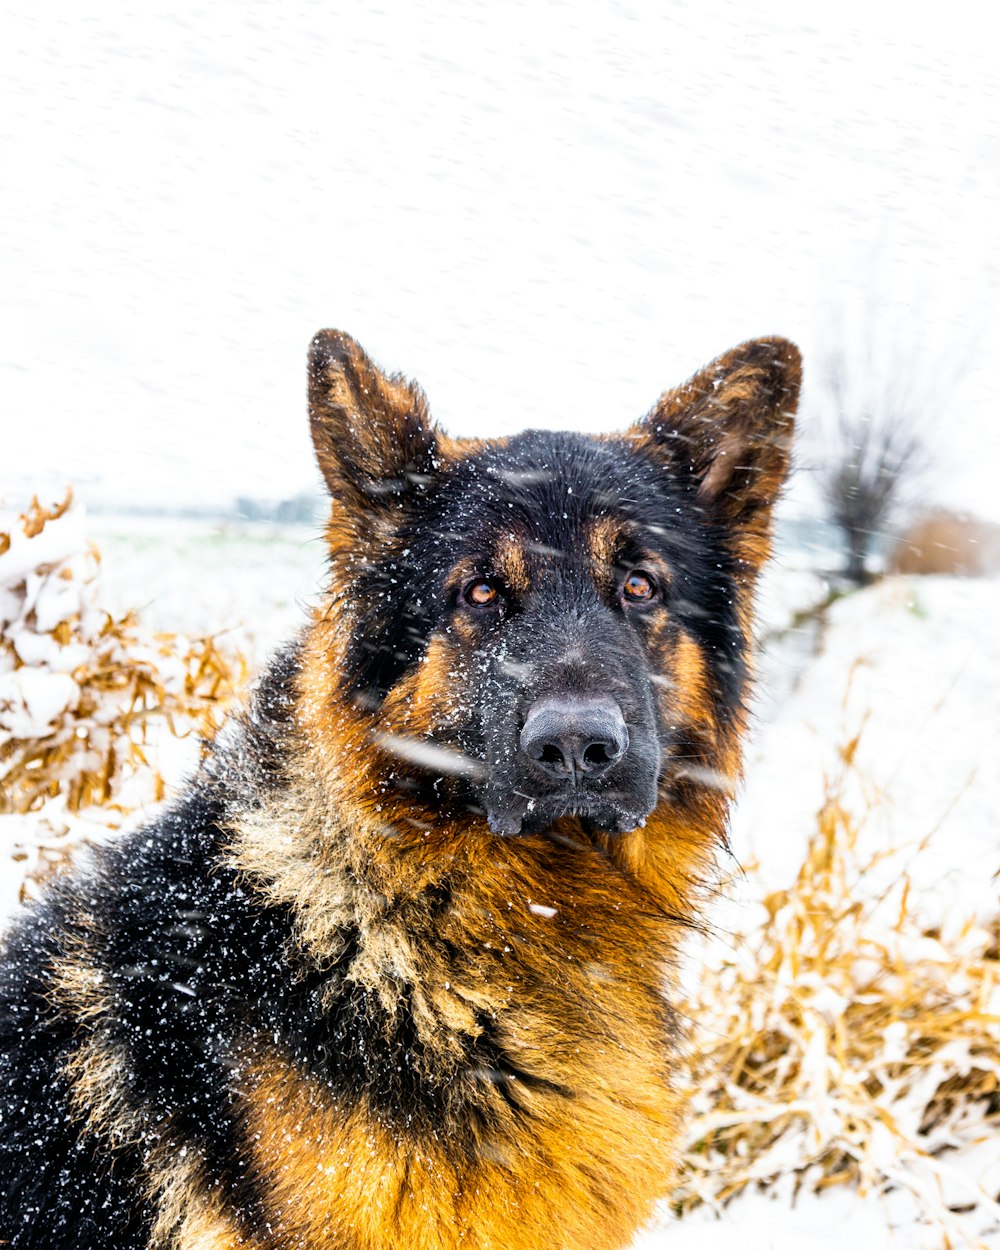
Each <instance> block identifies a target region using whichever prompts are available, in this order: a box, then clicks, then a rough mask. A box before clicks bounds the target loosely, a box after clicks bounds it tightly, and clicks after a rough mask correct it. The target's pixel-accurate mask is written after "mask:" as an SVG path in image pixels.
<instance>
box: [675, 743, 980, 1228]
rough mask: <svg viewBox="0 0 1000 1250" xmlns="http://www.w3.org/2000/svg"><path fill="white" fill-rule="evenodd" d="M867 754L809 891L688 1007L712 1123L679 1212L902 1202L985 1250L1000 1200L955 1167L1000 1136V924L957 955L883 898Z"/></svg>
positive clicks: (897, 896) (696, 1071) (694, 1157)
mask: <svg viewBox="0 0 1000 1250" xmlns="http://www.w3.org/2000/svg"><path fill="white" fill-rule="evenodd" d="M857 749H858V740H857V739H855V740H854V741H853V742H851V743H850V744H848V746H847V747H846V748H845V749H844V750H843V752H842V753H841V767H842V772H841V773H840V775H839V776H838V777H837V778H836V779H834V780H833V781H831V782H830V783H829V784H828V786H827V793H826V796H825V801H824V803H823V806H822V808H821V810H820V812H819V813H818V817H817V827H816V830H815V833H814V835H813V837H812V840H811V843H810V846H809V851H808V854H807V856H806V859H805V861H804V863H803V864H802V866H801V868H800V869H799V872H798V875H797V877H796V879H795V881H794V884H793V885H792V886H791V887H790V888H789V889H787V890H782V891H779V892H776V893H773V894H771V895H769V896H768V897H767V898H766V899H765V900H764V904H765V908H766V921H765V922H764V924H763V926H762V927H761V929H760V930H759V932H758V933H757V934H756V935H754V936H753V937H752V938H749V939H747V940H746V941H745V943H742V942H741V943H740V944H739V945H738V946H737V947H736V948H735V949H734V951H733V953H732V954H731V955H728V956H727V957H726V958H725V959H724V960H723V961H722V963H721V966H719V965H717V966H716V967H715V968H714V969H712V970H711V971H709V972H707V973H706V974H705V975H704V976H703V979H702V981H701V984H700V986H699V988H698V990H697V992H695V993H694V994H693V995H692V997H691V1000H690V1001H689V1002H688V1003H687V1004H685V1006H684V1010H685V1012H686V1013H687V1015H688V1016H689V1018H690V1019H691V1020H692V1021H693V1022H694V1023H693V1036H692V1039H691V1040H692V1055H693V1060H692V1069H691V1082H692V1105H693V1111H694V1117H693V1119H692V1121H691V1124H690V1128H689V1134H688V1141H687V1144H686V1151H685V1156H684V1162H683V1167H682V1172H681V1177H680V1185H679V1188H678V1192H677V1199H676V1207H677V1210H678V1212H679V1213H683V1212H685V1211H688V1210H690V1209H692V1208H693V1207H695V1206H698V1205H700V1204H701V1203H709V1204H711V1205H712V1206H714V1207H719V1206H720V1205H721V1204H723V1203H725V1202H726V1201H727V1200H728V1199H730V1198H732V1197H733V1196H735V1195H737V1194H739V1193H740V1192H741V1191H742V1190H744V1189H745V1188H746V1187H747V1186H754V1185H763V1186H766V1185H770V1184H774V1183H776V1182H777V1181H778V1180H779V1179H783V1180H784V1181H785V1183H786V1184H788V1183H790V1184H791V1186H792V1190H793V1192H795V1191H797V1190H798V1189H799V1188H800V1187H803V1186H804V1187H807V1188H809V1189H813V1190H817V1191H818V1190H823V1189H826V1188H828V1187H830V1186H835V1185H844V1184H850V1185H853V1186H856V1187H857V1189H858V1191H860V1192H862V1193H866V1192H869V1191H871V1190H875V1191H878V1192H881V1193H888V1192H890V1191H892V1190H893V1189H900V1188H902V1189H905V1190H907V1191H909V1193H910V1194H911V1195H912V1198H913V1202H914V1205H915V1208H916V1209H917V1210H919V1212H920V1213H921V1217H922V1218H923V1219H925V1220H929V1221H931V1222H933V1224H934V1225H936V1226H937V1227H938V1228H939V1229H940V1233H941V1238H942V1242H941V1244H942V1245H962V1244H977V1243H976V1241H975V1237H974V1236H972V1235H970V1233H969V1227H970V1225H969V1224H968V1223H966V1222H963V1216H964V1215H968V1214H969V1213H970V1212H972V1213H974V1216H975V1219H974V1220H973V1224H975V1223H976V1222H977V1221H978V1222H980V1223H981V1222H982V1221H986V1222H994V1223H995V1222H996V1221H997V1219H998V1218H1000V1205H998V1199H1000V1195H998V1194H997V1193H996V1192H992V1193H983V1192H981V1191H978V1192H977V1191H976V1189H975V1186H974V1184H973V1183H972V1182H971V1181H970V1180H969V1179H968V1178H967V1175H966V1174H965V1173H962V1172H961V1171H960V1170H959V1169H957V1168H955V1167H954V1164H953V1159H954V1152H955V1150H956V1149H958V1148H959V1147H962V1148H965V1147H968V1146H970V1145H974V1144H975V1143H976V1142H989V1141H990V1140H995V1139H996V1137H997V1135H998V1134H1000V953H998V933H1000V912H998V916H997V917H996V918H994V920H993V922H992V925H991V926H990V927H989V928H983V927H981V926H979V925H976V924H975V923H973V922H972V921H969V922H968V923H967V924H966V925H965V926H964V928H962V930H961V932H960V933H959V935H958V937H957V939H955V940H949V941H948V943H947V945H945V944H944V943H943V942H942V941H941V938H940V934H939V933H938V932H936V931H933V930H932V931H927V930H925V929H924V928H922V926H921V925H920V923H919V922H918V920H917V919H916V917H915V911H914V908H913V907H912V899H911V892H910V887H909V883H908V881H907V879H906V877H905V874H901V875H900V876H899V877H897V879H896V885H895V886H894V888H892V889H891V890H889V891H888V892H886V891H883V892H881V893H880V894H878V895H877V896H876V897H874V898H873V897H871V889H870V887H869V889H868V890H866V880H865V879H866V875H867V874H871V873H872V872H873V871H874V869H875V868H876V866H877V861H869V862H867V863H865V862H859V859H858V857H857V854H856V847H857V839H858V831H859V824H858V821H857V820H856V818H855V817H854V816H853V815H852V814H851V812H849V811H848V810H847V809H846V807H845V806H844V802H843V799H842V795H843V793H844V790H845V787H844V781H845V778H846V774H847V773H848V772H849V770H851V769H852V768H853V767H854V766H855V753H856V752H857ZM879 858H880V859H884V857H879ZM882 866H883V867H884V864H883V865H882ZM883 875H884V874H883ZM880 879H882V878H880Z"/></svg>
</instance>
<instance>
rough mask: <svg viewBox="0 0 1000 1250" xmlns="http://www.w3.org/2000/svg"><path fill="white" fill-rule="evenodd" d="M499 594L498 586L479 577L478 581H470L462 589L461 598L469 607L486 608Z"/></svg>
mask: <svg viewBox="0 0 1000 1250" xmlns="http://www.w3.org/2000/svg"><path fill="white" fill-rule="evenodd" d="M499 595H500V589H499V587H498V586H497V585H496V584H495V583H494V582H490V581H487V580H486V579H485V578H480V579H479V580H478V581H474V582H470V583H469V584H468V586H466V588H465V589H464V590H463V591H462V598H463V599H464V600H465V602H466V603H468V604H469V605H470V606H471V607H474V608H486V607H489V605H490V604H491V603H495V602H496V600H497V598H498V597H499Z"/></svg>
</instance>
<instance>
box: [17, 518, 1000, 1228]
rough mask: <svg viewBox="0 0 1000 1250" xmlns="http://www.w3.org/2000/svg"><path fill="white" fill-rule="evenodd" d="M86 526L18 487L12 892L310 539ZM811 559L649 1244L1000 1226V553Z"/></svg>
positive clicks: (70, 845)
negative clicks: (934, 568) (836, 576)
mask: <svg viewBox="0 0 1000 1250" xmlns="http://www.w3.org/2000/svg"><path fill="white" fill-rule="evenodd" d="M92 532H93V531H92V529H90V527H88V525H87V523H86V520H85V517H84V514H83V513H82V511H81V510H79V509H77V508H74V507H72V506H69V503H68V501H66V504H65V505H60V506H53V507H49V508H44V507H40V506H34V507H32V508H31V509H30V510H29V512H28V513H27V514H25V515H24V516H22V517H17V516H12V515H8V516H5V517H2V518H0V782H2V787H3V788H2V796H0V854H2V861H0V862H2V872H0V906H2V908H3V909H4V911H5V912H9V911H10V910H12V909H13V908H14V907H16V905H17V901H18V899H19V898H23V897H25V896H26V895H30V894H31V893H32V892H33V891H34V890H36V889H37V885H38V883H39V882H40V881H41V880H43V879H44V878H45V877H46V876H47V875H48V874H50V873H51V872H53V871H57V870H59V869H61V868H62V867H64V866H65V865H66V864H67V863H69V862H70V861H71V860H72V859H73V858H74V857H77V856H79V855H80V854H82V853H83V849H84V848H85V846H86V845H87V844H88V843H93V842H96V841H99V840H101V839H104V838H107V837H113V836H115V834H116V833H117V832H118V831H119V830H120V829H121V828H122V827H124V826H126V825H127V824H128V823H129V822H134V821H136V820H138V819H140V818H143V819H144V818H146V817H148V815H149V814H150V813H151V811H152V810H154V808H155V805H156V804H157V803H158V802H159V801H161V800H162V799H163V798H164V796H165V795H166V794H168V793H169V792H170V791H171V790H172V788H174V787H176V786H177V785H179V784H180V783H181V782H182V781H183V778H184V775H185V774H186V772H188V771H189V770H190V769H191V767H192V766H193V764H194V763H195V762H196V760H197V756H198V742H199V737H200V736H202V735H205V734H207V733H209V732H211V730H212V727H213V726H214V725H216V724H217V723H218V721H219V719H220V717H221V714H222V712H223V711H224V709H225V707H226V705H227V703H228V702H229V701H230V700H231V699H232V698H233V697H234V695H235V694H236V693H237V692H238V690H239V689H240V687H241V686H242V685H243V684H244V682H245V680H246V677H247V674H248V672H250V671H252V669H253V667H254V665H255V664H256V663H257V662H258V661H259V660H260V659H261V658H262V656H263V654H264V653H265V652H266V650H267V649H268V647H269V646H270V645H271V644H272V643H273V642H275V641H277V640H278V639H279V638H280V637H282V636H284V635H286V634H287V633H288V632H289V630H290V629H291V628H294V625H295V623H296V622H297V621H299V620H301V618H302V603H303V601H304V600H305V599H306V598H307V596H308V595H309V593H310V592H311V591H312V589H313V587H314V586H315V584H316V582H317V580H318V577H319V574H320V569H321V564H322V550H321V546H320V544H318V543H316V542H315V541H310V539H312V538H314V535H313V534H311V533H310V532H308V531H294V530H286V531H283V532H279V531H275V532H273V533H271V534H270V535H269V536H268V537H267V538H262V537H261V536H260V535H259V534H257V535H256V536H252V535H248V534H246V533H241V532H238V531H236V532H231V533H229V534H228V535H226V534H223V535H222V536H218V535H216V536H214V537H213V536H210V535H208V534H206V533H205V532H203V531H199V530H197V529H196V528H193V527H174V528H173V529H171V528H170V527H165V526H164V525H162V524H159V523H158V524H157V526H156V529H155V531H154V530H152V529H151V530H150V531H149V533H147V534H145V535H143V534H139V535H135V534H133V535H132V536H130V537H129V538H125V537H124V536H123V535H122V534H120V533H119V534H114V533H110V532H109V533H106V534H105V535H104V536H103V538H102V545H103V547H104V549H105V551H106V552H110V553H112V554H111V556H109V557H108V567H102V565H101V562H100V560H99V558H98V555H97V552H96V550H95V549H94V548H93V547H92V546H91V545H90V544H89V541H88V538H89V536H90V534H91V533H92ZM814 563H815V561H814V559H813V558H812V557H810V556H808V555H807V554H806V553H803V552H801V551H797V552H796V551H791V550H788V551H785V552H784V554H783V556H782V557H781V558H779V561H778V562H777V564H776V566H775V568H774V569H773V570H772V572H771V573H770V574H769V577H768V580H767V582H766V584H765V587H764V592H763V597H762V628H761V633H762V638H763V647H762V654H761V656H760V668H761V670H762V677H761V683H760V686H761V694H760V696H759V698H758V704H757V723H756V727H755V732H754V736H753V738H752V740H751V743H750V748H749V751H748V759H747V779H748V780H747V784H746V786H745V787H744V791H743V793H742V795H741V801H740V803H739V806H738V809H737V813H736V818H735V821H734V827H733V839H732V840H733V850H734V855H735V859H730V860H726V861H724V862H722V863H720V876H721V878H722V882H721V888H720V890H719V898H718V900H717V901H716V902H715V904H714V905H713V908H712V910H711V911H710V914H709V925H708V928H707V931H706V933H705V934H703V935H702V936H700V937H698V938H697V939H695V940H694V941H693V943H692V949H691V952H690V959H689V961H688V965H687V967H686V968H685V980H686V989H685V993H686V996H687V1001H686V1002H685V1003H684V1004H683V1005H682V1011H683V1014H684V1015H685V1016H686V1017H687V1018H688V1021H689V1029H690V1032H689V1038H688V1042H687V1056H688V1065H687V1071H686V1074H685V1080H686V1081H687V1083H688V1085H689V1087H690V1092H691V1107H692V1115H691V1118H690V1122H689V1128H688V1133H687V1139H686V1147H685V1155H684V1160H683V1164H682V1168H681V1173H680V1178H679V1184H678V1189H677V1193H676V1201H675V1205H674V1209H673V1210H670V1211H664V1212H663V1218H662V1222H661V1224H660V1225H659V1226H658V1227H657V1228H654V1229H651V1230H649V1231H648V1232H647V1233H646V1234H645V1236H644V1237H643V1238H641V1239H640V1242H639V1243H637V1245H641V1246H642V1247H644V1248H645V1250H654V1248H656V1247H660V1246H661V1245H662V1246H670V1247H672V1248H674V1250H678V1248H680V1250H685V1248H686V1246H687V1245H690V1246H691V1247H694V1246H695V1245H697V1247H698V1248H699V1250H706V1248H711V1247H713V1246H720V1247H721V1246H726V1247H731V1246H733V1245H735V1244H740V1245H744V1246H748V1247H750V1248H751V1250H753V1248H754V1247H757V1246H760V1247H763V1246H777V1247H785V1246H788V1247H791V1246H792V1245H795V1246H796V1247H800V1246H801V1245H803V1244H809V1245H814V1244H815V1245H822V1244H824V1243H826V1242H830V1243H832V1242H833V1240H836V1241H837V1242H838V1243H841V1242H843V1241H844V1239H845V1238H853V1239H854V1240H855V1242H856V1243H857V1244H858V1245H863V1246H865V1247H872V1246H882V1245H885V1246H890V1245H891V1246H899V1247H903V1248H904V1250H911V1248H912V1250H917V1248H919V1250H924V1248H925V1247H926V1248H927V1250H930V1248H931V1247H942V1246H954V1247H958V1246H989V1247H1000V1204H998V1198H1000V952H998V942H1000V906H998V903H997V894H998V889H997V887H998V878H997V871H998V868H1000V851H998V838H997V817H996V813H997V811H998V809H1000V751H997V749H996V743H997V742H998V741H1000V637H998V634H997V631H996V629H995V621H996V620H997V618H998V614H1000V580H997V579H996V578H992V579H988V578H984V579H978V580H970V579H958V578H950V577H923V578H920V577H905V578H904V577H889V578H885V579H883V580H881V581H877V582H876V583H875V584H873V585H871V586H869V587H867V588H865V589H863V590H858V591H855V592H853V593H850V594H848V595H846V596H844V597H842V598H840V599H837V600H832V599H831V596H830V595H829V586H828V584H827V583H826V582H825V581H824V580H823V579H822V578H821V577H820V576H819V575H818V573H817V572H816V571H815V569H814V568H813V567H812V565H813V564H814ZM150 568H155V569H156V570H157V576H156V586H155V591H156V599H155V602H152V603H149V606H148V607H147V608H145V609H144V610H143V611H141V612H139V613H138V614H136V613H133V612H131V611H130V610H129V608H130V607H135V606H136V605H142V604H143V603H144V602H146V601H149V600H152V599H153V592H154V587H153V586H152V584H151V582H150V580H149V569H150ZM130 601H131V602H130ZM208 618H210V619H208ZM210 624H212V625H214V628H215V629H216V630H224V631H226V632H224V633H221V634H219V633H217V634H215V635H209V634H207V633H206V632H205V631H206V630H207V628H208V627H209V625H210ZM245 657H248V658H245ZM737 864H738V865H739V867H737Z"/></svg>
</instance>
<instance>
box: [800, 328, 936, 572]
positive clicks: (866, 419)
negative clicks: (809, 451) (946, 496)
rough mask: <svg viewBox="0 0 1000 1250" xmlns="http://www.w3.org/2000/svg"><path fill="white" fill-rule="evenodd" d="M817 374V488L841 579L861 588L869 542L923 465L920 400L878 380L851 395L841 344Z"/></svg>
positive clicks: (893, 512)
mask: <svg viewBox="0 0 1000 1250" xmlns="http://www.w3.org/2000/svg"><path fill="white" fill-rule="evenodd" d="M824 373H825V376H824V378H823V381H824V383H825V389H826V394H827V401H828V413H829V415H828V419H827V432H826V438H825V439H824V442H825V443H826V448H825V454H824V457H823V462H822V463H821V464H820V465H819V478H820V489H821V491H822V494H823V499H824V502H825V504H826V508H827V514H828V516H829V519H830V520H831V521H832V522H833V524H834V525H835V526H836V527H837V528H838V530H839V531H840V532H841V535H842V536H843V541H844V548H845V552H846V564H845V568H844V573H845V576H846V577H847V578H848V579H849V580H850V581H852V582H854V583H856V584H858V585H860V584H862V583H863V582H865V581H866V580H867V578H868V566H867V562H868V557H869V555H870V553H871V550H872V547H873V545H874V543H875V541H876V539H878V538H879V537H880V536H881V535H883V534H884V533H885V532H886V531H887V530H888V529H889V527H890V526H891V524H892V522H893V521H894V520H895V519H896V518H897V515H898V513H899V511H900V508H901V507H902V506H903V505H904V504H905V503H906V502H907V498H908V495H909V492H910V488H911V486H912V485H913V482H914V479H915V478H916V477H917V476H918V475H919V473H920V471H921V470H922V468H923V467H924V464H925V453H924V441H923V434H922V425H923V421H924V418H925V413H926V408H925V405H924V403H923V402H922V399H923V398H925V397H921V396H920V395H919V394H909V393H908V388H907V387H905V386H904V385H901V384H899V382H897V383H895V384H894V383H893V381H892V380H885V379H884V380H883V382H882V384H881V385H880V386H877V387H875V390H874V393H869V394H868V395H867V396H865V395H864V394H863V392H862V393H861V394H858V393H857V388H856V387H852V385H851V376H852V371H851V367H850V364H849V362H848V359H847V354H846V350H845V349H844V348H843V347H839V348H835V349H832V350H831V351H829V352H828V354H827V357H826V360H825V361H824ZM869 380H870V381H872V380H873V379H872V378H871V377H870V379H869Z"/></svg>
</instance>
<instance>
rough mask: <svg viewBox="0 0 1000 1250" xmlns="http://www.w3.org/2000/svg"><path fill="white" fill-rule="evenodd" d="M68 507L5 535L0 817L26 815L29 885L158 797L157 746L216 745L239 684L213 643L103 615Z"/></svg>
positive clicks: (20, 848) (40, 511) (233, 661)
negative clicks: (161, 741) (171, 740)
mask: <svg viewBox="0 0 1000 1250" xmlns="http://www.w3.org/2000/svg"><path fill="white" fill-rule="evenodd" d="M71 502H72V495H71V494H68V495H67V497H66V499H65V500H64V501H63V502H62V503H61V504H59V505H58V506H56V507H53V508H46V507H44V506H43V505H41V504H39V502H38V500H37V499H35V500H34V501H33V502H32V505H31V507H30V508H29V509H28V511H27V512H26V513H25V514H23V515H22V516H21V517H20V518H19V522H17V523H15V524H14V525H9V526H8V527H7V528H6V529H5V530H4V531H3V532H0V815H4V816H11V817H14V816H17V815H18V814H27V813H31V814H32V819H31V821H30V822H28V821H22V822H17V821H12V822H9V823H10V824H11V825H12V827H13V829H14V830H15V837H14V842H15V845H14V846H13V847H12V848H10V850H9V853H10V854H12V855H13V857H14V858H15V859H17V860H18V861H20V863H21V865H22V870H23V872H24V877H25V882H26V883H27V884H28V885H29V886H30V885H31V884H33V883H36V882H37V881H39V880H41V879H43V878H44V877H46V876H48V875H49V874H50V873H51V872H52V871H53V870H54V869H55V868H57V867H59V866H60V865H62V864H63V863H65V862H66V861H67V860H68V858H69V857H70V855H71V853H72V852H73V850H74V849H75V847H76V846H77V845H78V844H79V842H80V841H81V840H89V839H88V832H87V831H88V830H91V831H92V832H93V833H94V834H95V835H97V834H98V833H99V832H104V831H107V830H108V829H114V828H117V827H119V826H120V825H121V823H122V822H123V820H124V818H125V817H126V816H127V815H128V813H129V812H131V811H133V810H135V809H136V808H137V807H139V806H140V805H143V804H146V803H149V802H151V801H156V800H158V799H159V798H162V796H163V792H164V781H163V777H162V775H161V774H160V773H159V771H158V770H157V769H155V768H154V767H153V766H152V765H151V763H150V757H149V753H148V750H149V746H150V744H151V742H152V741H153V740H154V738H156V736H157V735H158V734H159V735H162V734H163V732H164V731H166V732H167V733H169V734H171V735H173V736H174V737H185V736H189V735H192V734H193V735H198V736H201V737H209V736H211V735H212V734H213V733H214V732H215V730H216V729H217V727H218V726H219V724H220V723H221V719H222V716H223V714H224V712H225V710H226V707H227V706H228V704H229V703H230V702H231V700H232V698H233V697H234V695H235V693H236V692H237V691H238V690H239V688H240V687H241V686H242V685H243V683H244V681H245V679H246V676H247V666H246V662H245V661H244V659H243V657H242V656H241V655H240V654H239V653H238V652H237V651H236V650H235V649H234V648H227V647H225V646H223V645H222V643H221V642H220V641H219V639H217V638H214V637H206V638H187V637H185V636H183V635H179V634H168V633H151V632H149V631H147V630H145V629H143V628H142V626H141V625H140V623H139V621H138V620H137V618H136V616H135V615H134V614H133V613H126V614H125V615H122V616H115V615H113V614H111V613H109V612H107V611H106V610H104V609H103V608H102V607H101V605H100V582H99V569H100V557H99V555H98V553H97V550H96V549H95V548H94V547H93V546H90V545H88V544H87V543H86V542H85V540H84V539H83V533H82V517H81V516H80V515H79V513H78V512H77V511H76V510H75V509H72V508H71ZM76 816H82V817H85V818H87V819H83V820H76V819H74V817H76ZM23 893H24V890H23V888H22V894H23Z"/></svg>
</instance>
